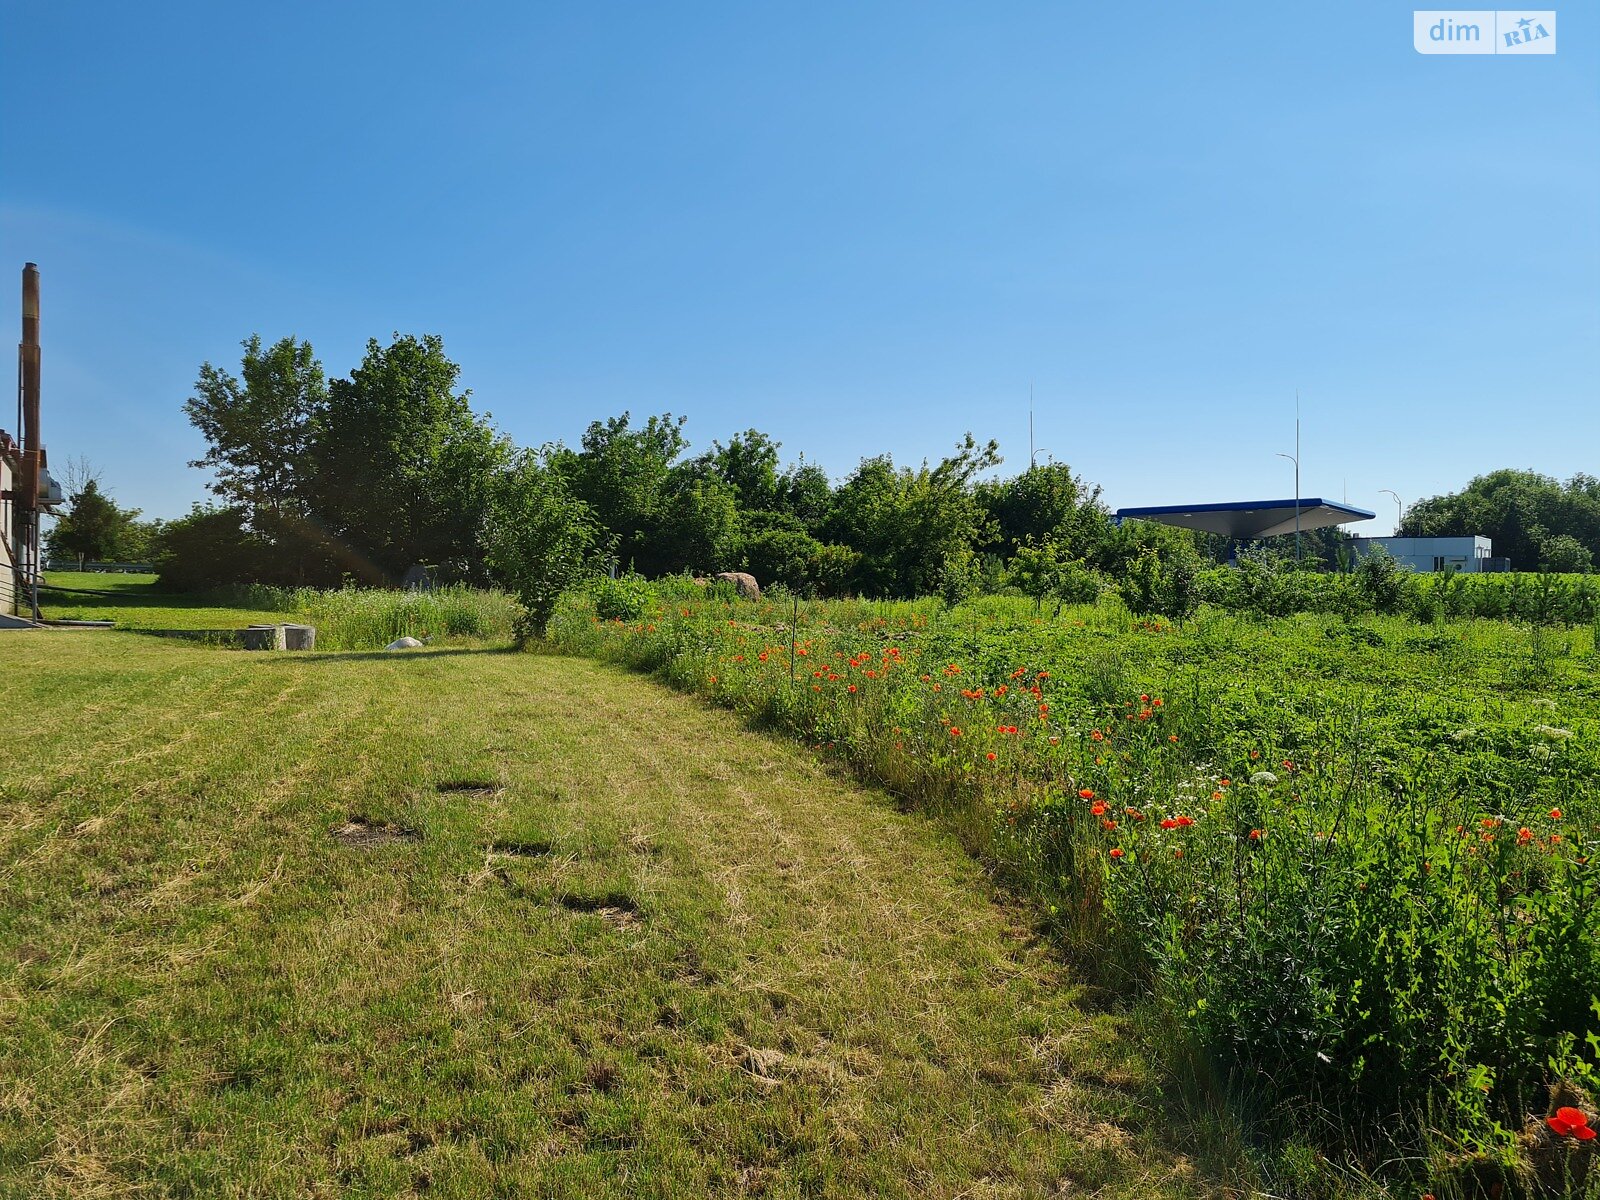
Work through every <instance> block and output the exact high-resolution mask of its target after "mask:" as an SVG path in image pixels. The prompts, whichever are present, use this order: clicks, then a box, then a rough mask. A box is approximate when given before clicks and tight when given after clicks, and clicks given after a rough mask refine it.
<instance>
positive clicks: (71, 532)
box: [44, 477, 150, 564]
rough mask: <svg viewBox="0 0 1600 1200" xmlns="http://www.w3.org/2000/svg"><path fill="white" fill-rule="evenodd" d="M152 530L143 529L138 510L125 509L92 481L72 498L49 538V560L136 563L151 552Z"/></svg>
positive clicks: (47, 545)
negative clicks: (149, 549) (149, 541)
mask: <svg viewBox="0 0 1600 1200" xmlns="http://www.w3.org/2000/svg"><path fill="white" fill-rule="evenodd" d="M149 534H150V530H149V526H148V525H141V523H140V521H139V510H138V509H137V508H123V507H121V506H120V505H119V504H117V502H116V501H115V500H113V499H112V498H111V497H110V496H108V495H106V494H105V493H104V492H103V491H101V490H100V481H99V480H98V479H95V478H93V477H90V478H88V479H86V480H84V481H83V483H82V484H81V485H80V486H79V487H78V489H77V490H76V491H74V492H73V493H72V495H71V496H70V497H69V498H68V503H67V511H66V512H64V513H62V514H61V515H60V516H59V517H57V518H56V521H55V524H54V525H53V526H51V528H50V531H49V532H48V533H47V534H45V539H44V551H45V556H46V557H47V558H49V559H52V560H59V559H76V560H77V561H78V562H79V563H80V564H81V563H82V562H83V561H84V560H85V559H93V560H96V561H99V562H108V561H118V562H134V561H139V560H141V559H142V557H143V554H144V553H145V552H147V551H148V540H149Z"/></svg>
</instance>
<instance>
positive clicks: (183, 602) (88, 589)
mask: <svg viewBox="0 0 1600 1200" xmlns="http://www.w3.org/2000/svg"><path fill="white" fill-rule="evenodd" d="M45 584H46V587H45V588H44V589H43V591H42V592H41V594H40V598H39V607H40V609H41V611H42V612H43V614H44V616H45V618H46V619H47V620H52V621H64V620H72V621H114V622H115V623H116V626H117V628H119V629H243V628H244V627H245V626H246V625H253V624H273V623H275V622H278V621H285V620H290V619H292V618H291V617H290V616H289V615H288V614H285V613H281V612H272V611H269V610H266V609H246V608H238V607H235V606H233V605H229V604H219V603H217V602H216V601H215V600H210V599H205V598H201V597H189V596H180V595H174V594H171V593H167V592H162V591H160V590H159V589H158V587H157V584H156V577H155V576H154V575H117V574H113V573H110V572H100V571H51V572H49V573H48V574H47V575H46V576H45ZM50 585H54V587H55V588H70V589H72V590H71V591H57V590H53V589H52V588H51V586H50ZM96 592H99V593H107V594H104V595H93V594H90V593H96Z"/></svg>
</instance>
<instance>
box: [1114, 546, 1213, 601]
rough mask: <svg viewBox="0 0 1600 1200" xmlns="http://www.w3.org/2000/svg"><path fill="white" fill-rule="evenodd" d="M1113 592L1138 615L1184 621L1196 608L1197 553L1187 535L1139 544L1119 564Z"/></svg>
mask: <svg viewBox="0 0 1600 1200" xmlns="http://www.w3.org/2000/svg"><path fill="white" fill-rule="evenodd" d="M1117 591H1118V593H1119V594H1120V595H1121V596H1122V600H1123V603H1125V604H1126V605H1127V606H1128V610H1129V611H1130V612H1132V613H1135V614H1137V615H1139V616H1145V617H1168V618H1170V619H1171V620H1174V621H1184V620H1187V619H1188V618H1189V617H1191V616H1193V615H1194V613H1195V610H1197V609H1198V608H1199V607H1200V600H1201V590H1200V556H1199V554H1198V553H1196V551H1195V549H1194V544H1193V542H1191V541H1190V540H1189V539H1187V538H1183V537H1171V538H1166V539H1163V540H1162V541H1160V542H1157V543H1155V544H1150V545H1145V546H1143V547H1141V548H1140V549H1139V551H1138V553H1137V555H1135V556H1134V557H1133V558H1132V559H1130V560H1125V561H1124V562H1123V564H1122V574H1121V577H1120V578H1119V579H1118V580H1117Z"/></svg>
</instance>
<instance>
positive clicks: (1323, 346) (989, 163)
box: [0, 0, 1600, 532]
mask: <svg viewBox="0 0 1600 1200" xmlns="http://www.w3.org/2000/svg"><path fill="white" fill-rule="evenodd" d="M1557 11H1558V18H1559V25H1558V39H1559V52H1558V53H1557V54H1556V55H1554V56H1553V57H1551V56H1544V57H1523V58H1508V57H1503V56H1431V57H1425V56H1421V55H1418V54H1417V53H1416V52H1415V51H1414V50H1413V48H1412V40H1411V38H1412V34H1411V24H1412V16H1411V13H1412V10H1411V9H1410V8H1409V7H1408V8H1401V7H1399V6H1397V5H1393V4H1377V3H1346V4H1340V5H1284V4H1276V3H1272V4H1269V3H1265V2H1262V3H1256V4H1206V5H1167V4H1163V5H1150V6H1128V5H1115V6H1086V5H1068V4H1021V3H1017V4H1000V5H972V4H953V3H952V4H940V3H918V4H867V5H861V4H849V5H845V4H839V5H834V4H822V3H812V4H807V5H803V6H801V5H792V6H779V5H744V4H740V5H736V4H675V5H653V6H644V5H616V4H605V3H584V4H576V3H573V4H561V5H557V4H526V3H463V4H452V5H441V4H436V3H434V4H421V3H400V2H395V0H389V2H386V3H382V4H379V3H337V4H328V3H316V4H308V3H275V4H273V5H271V6H255V5H252V6H245V5H218V4H215V3H192V4H186V3H173V2H167V0H163V3H160V4H156V5H128V4H125V3H73V4H51V5H41V4H28V3H21V2H18V0H3V2H0V18H3V32H0V103H3V111H4V112H5V113H6V114H7V116H6V119H5V121H4V122H3V123H0V246H3V249H4V252H3V253H0V265H3V266H4V267H5V272H6V274H5V276H4V280H5V281H6V282H4V283H3V286H0V322H3V323H4V326H5V327H6V328H8V329H15V328H16V327H17V319H18V316H17V313H18V296H17V292H18V286H17V283H16V280H17V279H18V276H17V274H16V270H17V269H18V268H20V266H21V264H22V262H23V261H24V260H29V259H31V260H34V261H36V262H38V263H39V264H40V267H41V270H42V272H43V287H44V320H43V328H44V403H45V418H44V419H45V434H46V444H47V445H48V447H49V448H50V451H51V454H52V457H53V461H54V462H55V463H56V464H57V466H58V467H59V466H60V465H61V464H62V463H63V462H64V461H65V460H66V459H67V458H68V457H72V456H77V455H80V454H81V455H86V456H87V457H88V458H89V459H90V460H92V462H93V463H94V464H95V465H96V466H97V467H98V468H99V469H100V470H101V472H102V474H103V476H104V478H105V481H106V482H107V484H108V485H109V486H110V487H111V489H112V491H113V494H114V495H115V496H116V497H117V498H118V499H119V500H120V501H122V502H123V503H125V504H132V505H137V506H139V507H142V508H144V509H145V510H146V512H147V513H149V514H153V515H162V516H173V515H177V514H178V513H181V512H182V511H184V510H185V509H186V508H187V506H188V504H189V503H190V502H191V501H192V500H194V499H197V498H200V497H201V496H202V495H203V485H204V482H205V477H204V476H203V474H202V473H201V472H199V471H196V470H191V469H189V468H187V467H186V466H185V463H186V461H187V460H189V459H191V458H194V457H197V456H198V455H199V453H200V452H201V446H200V443H199V441H198V439H197V437H196V435H195V434H194V432H193V431H192V430H191V429H190V428H189V427H188V425H187V424H186V422H185V420H184V418H183V415H182V412H181V410H180V405H181V403H182V401H183V399H184V398H185V397H186V396H187V395H188V394H189V391H190V388H191V386H192V384H193V381H194V378H195V375H196V371H197V368H198V366H199V364H200V363H201V361H202V360H207V359H209V360H211V361H213V362H216V363H219V364H229V365H231V366H232V367H233V368H234V369H237V361H238V342H239V340H240V339H241V338H243V337H245V336H247V335H248V334H250V333H252V332H259V333H260V334H261V335H262V336H263V337H264V338H266V339H268V340H273V339H276V338H278V337H280V336H282V335H284V334H287V333H293V334H296V335H299V336H301V337H305V338H309V339H310V340H311V341H312V343H313V344H314V345H315V347H316V349H317V352H318V354H319V356H320V357H321V359H322V361H323V363H324V365H325V366H326V368H327V370H328V372H329V374H330V375H339V374H343V373H345V372H346V371H348V370H349V369H350V368H351V367H352V366H353V365H354V364H355V362H356V360H357V358H358V357H359V355H360V352H361V349H362V347H363V345H364V343H365V340H366V339H367V338H368V337H369V336H376V337H379V338H383V339H387V337H388V335H389V334H390V333H391V332H392V331H395V330H401V331H406V332H416V333H423V332H435V333H439V334H442V335H443V337H444V339H445V344H446V347H447V350H448V351H449V352H450V354H451V355H452V357H454V358H455V359H456V360H457V361H458V362H460V363H461V364H462V366H463V382H464V384H465V385H466V386H469V387H470V388H472V390H473V397H474V402H475V404H476V405H477V406H478V408H479V409H480V410H488V411H490V412H492V413H493V416H494V420H495V422H496V424H498V425H499V426H500V427H501V428H502V429H504V430H505V431H506V432H507V433H509V434H510V435H511V436H512V437H513V438H515V439H516V440H517V441H518V442H520V443H524V444H538V443H541V442H544V441H548V440H554V439H562V440H565V441H568V442H569V443H570V442H575V441H576V440H577V438H578V437H579V435H580V434H581V433H582V430H583V428H584V427H585V426H586V425H587V423H588V422H589V421H590V420H592V419H595V418H599V417H604V416H608V415H611V414H614V413H617V412H620V411H622V410H623V409H631V410H632V411H633V412H635V413H636V414H643V413H646V412H659V411H663V410H671V411H672V412H675V413H684V414H687V415H688V417H689V425H688V428H687V432H688V433H689V435H690V437H691V440H692V441H694V442H695V443H696V445H698V446H704V445H707V444H709V442H710V441H711V440H712V439H713V438H725V437H726V436H727V435H728V434H729V433H731V432H734V431H736V430H740V429H744V428H748V427H750V426H755V427H758V428H760V429H763V430H766V431H768V432H769V433H771V434H772V435H773V436H775V437H777V438H778V439H779V440H780V441H782V442H783V444H784V453H785V455H786V456H788V457H793V456H795V455H798V454H800V453H804V455H805V456H806V457H807V459H809V460H812V461H817V462H820V463H821V464H822V465H824V466H825V467H827V468H828V469H829V471H830V472H831V473H833V474H834V475H835V476H836V477H838V476H843V475H844V474H846V473H847V472H849V471H850V470H851V469H852V468H853V467H854V465H855V464H856V462H857V461H858V460H859V459H860V458H861V457H862V456H864V455H869V454H874V453H877V452H880V451H883V450H889V451H892V452H893V453H894V455H895V457H896V459H897V460H900V461H910V462H915V461H917V460H920V459H922V458H924V457H932V458H937V457H939V456H940V455H942V454H943V453H944V452H945V451H946V450H948V449H949V448H950V447H951V446H952V445H953V444H954V443H955V442H956V441H957V440H958V439H959V438H960V436H961V435H962V434H963V433H964V432H966V431H967V430H969V429H970V430H972V431H973V432H975V433H976V434H978V435H979V436H980V437H991V436H992V437H996V438H998V439H999V440H1000V442H1001V448H1002V452H1003V453H1005V455H1006V457H1007V464H1006V467H1005V468H1003V469H1004V470H1007V471H1011V470H1019V469H1021V468H1022V467H1024V466H1025V465H1026V461H1027V436H1028V435H1027V401H1028V389H1029V385H1030V382H1031V383H1032V385H1033V387H1034V392H1035V397H1036V417H1035V420H1036V426H1037V431H1038V444H1039V445H1040V446H1041V447H1045V448H1048V450H1049V451H1050V452H1051V453H1052V454H1053V455H1054V456H1055V457H1056V458H1058V459H1061V460H1064V461H1067V462H1070V463H1071V464H1072V466H1073V467H1074V468H1075V469H1077V470H1078V471H1080V472H1081V473H1082V474H1083V475H1085V476H1086V477H1087V478H1089V479H1091V480H1094V481H1097V482H1099V483H1101V484H1103V485H1104V487H1105V489H1106V498H1107V499H1108V500H1109V501H1110V502H1111V503H1113V504H1160V503H1179V502H1188V501H1205V500H1225V499H1238V498H1256V497H1267V496H1287V495H1289V494H1291V493H1292V490H1293V485H1292V469H1291V468H1290V466H1289V464H1288V463H1286V462H1284V461H1283V460H1281V459H1279V458H1276V457H1274V455H1275V453H1276V452H1278V451H1288V450H1292V449H1293V441H1294V430H1293V402H1294V394H1295V390H1296V388H1298V389H1299V391H1300V394H1301V397H1302V405H1303V413H1304V452H1303V467H1304V471H1303V491H1304V494H1306V495H1322V496H1325V497H1329V498H1334V499H1337V498H1339V497H1341V496H1343V495H1345V494H1346V491H1347V490H1348V496H1349V499H1350V501H1351V502H1352V503H1356V504H1361V505H1364V506H1366V507H1368V508H1372V509H1375V510H1377V511H1378V512H1379V513H1380V516H1381V519H1380V521H1378V522H1373V523H1372V524H1370V525H1368V526H1366V527H1365V529H1364V530H1363V531H1370V532H1386V531H1387V525H1388V524H1389V523H1390V522H1391V521H1392V512H1393V505H1392V502H1391V501H1389V500H1388V499H1387V498H1386V497H1384V496H1382V495H1380V494H1379V489H1381V488H1392V489H1394V490H1396V491H1398V492H1399V493H1400V494H1401V495H1403V496H1405V497H1406V498H1407V499H1408V500H1411V499H1415V498H1417V497H1419V496H1424V495H1432V494H1435V493H1438V492H1441V491H1448V490H1454V489H1456V488H1458V487H1459V486H1461V485H1462V484H1464V483H1465V482H1466V481H1467V480H1468V479H1469V478H1470V477H1471V476H1472V475H1473V474H1476V473H1479V472H1482V471H1485V470H1490V469H1493V468H1496V467H1500V466H1518V467H1533V468H1536V469H1538V470H1541V471H1545V472H1547V473H1550V474H1553V475H1557V476H1561V477H1563V478H1564V477H1566V476H1568V475H1570V474H1572V473H1573V472H1575V471H1578V470H1587V471H1591V472H1600V416H1597V413H1600V49H1597V40H1596V39H1597V37H1600V12H1597V10H1595V9H1594V8H1593V7H1592V6H1586V7H1579V6H1570V7H1566V8H1561V9H1558V10H1557ZM263 14H269V15H266V16H264V15H263ZM12 424H13V416H12V412H11V410H10V409H9V408H4V409H3V410H0V425H3V426H4V427H6V428H10V426H11V425H12Z"/></svg>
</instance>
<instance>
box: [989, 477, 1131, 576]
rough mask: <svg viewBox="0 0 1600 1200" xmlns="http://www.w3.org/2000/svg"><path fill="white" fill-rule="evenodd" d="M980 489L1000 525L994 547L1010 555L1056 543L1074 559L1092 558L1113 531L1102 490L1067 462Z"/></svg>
mask: <svg viewBox="0 0 1600 1200" xmlns="http://www.w3.org/2000/svg"><path fill="white" fill-rule="evenodd" d="M977 490H978V498H979V500H980V502H981V503H982V504H983V507H984V510H985V511H986V512H987V513H988V515H989V516H990V517H991V518H992V519H993V521H994V526H995V541H994V543H993V544H992V546H991V547H990V548H991V549H994V550H997V551H999V552H1001V553H1004V554H1010V553H1012V552H1013V551H1014V550H1015V549H1016V548H1017V547H1020V546H1023V545H1027V544H1035V545H1043V544H1044V543H1045V542H1050V543H1052V544H1053V545H1054V546H1055V547H1056V549H1057V551H1058V552H1059V553H1061V554H1063V555H1065V556H1066V557H1067V558H1069V559H1073V558H1078V559H1082V558H1088V557H1090V556H1091V555H1092V554H1093V553H1094V551H1095V549H1096V547H1098V546H1099V544H1100V543H1101V542H1102V541H1104V540H1105V537H1106V535H1107V531H1108V529H1109V527H1110V518H1109V517H1108V515H1107V513H1106V510H1105V506H1104V505H1102V504H1101V503H1100V488H1099V486H1098V485H1094V484H1087V483H1085V482H1084V481H1083V480H1082V479H1080V478H1078V477H1077V476H1076V475H1074V474H1073V473H1072V468H1071V467H1069V466H1067V464H1066V463H1049V464H1047V465H1045V466H1042V467H1040V466H1035V467H1032V468H1030V469H1029V470H1027V471H1024V472H1023V473H1022V474H1021V475H1014V476H1012V477H1011V478H1010V479H1002V480H994V481H987V482H984V483H981V484H979V485H978V489H977Z"/></svg>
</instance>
